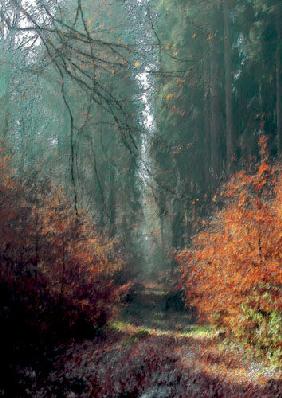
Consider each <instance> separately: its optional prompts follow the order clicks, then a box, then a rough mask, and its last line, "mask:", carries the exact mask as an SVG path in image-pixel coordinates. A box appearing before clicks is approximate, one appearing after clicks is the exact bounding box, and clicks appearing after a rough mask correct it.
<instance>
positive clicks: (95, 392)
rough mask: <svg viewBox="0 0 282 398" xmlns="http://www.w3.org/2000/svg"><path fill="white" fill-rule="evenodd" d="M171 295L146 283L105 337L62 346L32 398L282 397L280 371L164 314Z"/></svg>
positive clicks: (178, 316) (183, 318) (182, 318)
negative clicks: (252, 359) (167, 299)
mask: <svg viewBox="0 0 282 398" xmlns="http://www.w3.org/2000/svg"><path fill="white" fill-rule="evenodd" d="M166 298H167V290H166V289H165V288H164V287H163V286H162V285H152V284H148V283H146V284H145V289H144V290H143V291H139V293H138V294H137V295H136V296H135V297H134V299H133V300H132V302H131V303H130V304H129V305H128V306H127V307H126V308H124V309H123V311H122V312H121V314H120V315H119V317H118V318H117V319H116V320H115V321H114V322H113V323H112V325H111V327H110V328H109V330H108V331H107V333H106V335H102V336H98V337H97V338H96V339H95V340H83V341H80V342H77V341H76V342H70V343H69V344H68V345H65V346H64V347H60V350H59V351H58V355H57V357H56V359H55V361H54V367H53V370H52V372H51V373H50V375H49V376H48V377H47V378H46V380H45V383H44V385H43V386H42V388H41V389H38V388H37V391H36V392H33V394H32V395H31V396H32V397H35V398H36V397H38V398H45V397H46V398H47V397H60V398H64V397H66V398H75V397H82V398H205V397H206V398H240V397H242V398H260V397H261V398H262V397H263V398H281V397H282V385H281V373H280V374H279V373H278V372H275V371H274V370H271V369H267V368H265V367H263V366H262V365H261V364H259V363H255V362H252V361H250V360H249V359H248V358H247V357H246V355H245V354H244V352H242V351H240V350H239V349H237V351H234V350H233V351H232V352H231V351H228V350H227V349H226V348H224V346H222V345H220V344H219V341H218V339H217V337H216V336H215V335H214V334H213V333H212V332H211V331H210V330H209V329H208V328H203V327H199V326H196V325H193V324H192V323H191V319H190V317H189V315H187V314H185V313H183V312H177V311H175V310H173V309H171V310H170V311H166V310H165V307H166V304H165V303H166Z"/></svg>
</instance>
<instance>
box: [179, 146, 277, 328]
mask: <svg viewBox="0 0 282 398" xmlns="http://www.w3.org/2000/svg"><path fill="white" fill-rule="evenodd" d="M261 140H262V143H261V145H262V147H263V148H262V152H263V154H264V151H265V145H266V141H265V140H264V139H261ZM222 196H223V197H226V198H227V203H226V206H225V208H224V210H222V211H221V212H219V213H218V214H216V215H215V217H214V220H213V222H212V224H211V225H210V227H209V229H208V230H206V231H204V232H201V233H200V234H198V235H197V236H196V237H195V238H194V240H193V244H192V247H191V249H190V250H186V251H183V252H181V253H179V254H178V256H177V259H178V262H179V263H180V266H181V270H182V278H183V281H184V285H185V287H186V298H187V302H188V303H189V305H191V304H192V305H195V306H196V307H197V308H198V310H199V313H200V317H201V319H203V320H209V321H210V322H212V323H215V324H218V325H220V326H224V327H225V328H227V330H233V331H234V330H235V329H236V328H237V327H238V324H239V320H240V319H241V317H242V305H244V304H246V303H247V304H248V306H250V307H252V305H253V309H254V308H255V310H256V311H266V309H267V311H268V312H267V314H268V315H267V317H271V316H272V315H271V314H274V313H275V314H276V312H277V313H278V312H279V311H281V305H282V297H281V285H282V250H281V248H282V232H281V231H282V201H281V199H282V173H281V168H279V167H276V168H271V167H270V165H268V164H267V163H266V162H265V161H263V162H262V163H261V165H260V167H259V169H258V172H257V174H255V175H247V174H246V173H244V172H241V173H238V174H237V175H235V176H234V177H232V178H231V180H230V182H229V183H228V184H227V185H226V187H225V190H224V191H223V193H222ZM261 289H264V290H265V292H266V293H265V295H264V296H263V295H262V296H260V294H259V293H258V292H259V291H261ZM278 292H280V294H278ZM251 297H255V303H256V304H255V306H254V301H253V304H252V303H251V302H249V301H250V300H251ZM263 297H264V298H263ZM266 298H267V299H266ZM252 316H254V317H255V315H253V314H252ZM269 319H270V318H269ZM277 327H278V326H277Z"/></svg>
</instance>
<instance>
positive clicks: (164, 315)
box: [119, 281, 193, 335]
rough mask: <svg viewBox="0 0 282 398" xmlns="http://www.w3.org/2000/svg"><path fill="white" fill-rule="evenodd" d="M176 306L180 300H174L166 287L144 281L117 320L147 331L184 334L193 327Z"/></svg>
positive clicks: (188, 315) (149, 332)
mask: <svg viewBox="0 0 282 398" xmlns="http://www.w3.org/2000/svg"><path fill="white" fill-rule="evenodd" d="M177 306H181V303H179V302H177V300H175V298H174V296H173V294H171V293H170V291H169V289H168V288H167V286H165V285H163V284H161V283H152V282H146V281H145V282H143V284H142V285H141V289H140V290H139V292H137V294H136V295H135V297H134V298H133V299H132V301H131V302H130V303H129V304H128V305H127V306H126V307H125V308H124V309H123V310H122V311H121V314H120V316H119V320H120V322H121V323H122V322H124V323H125V324H127V325H131V326H132V327H136V328H137V329H140V330H144V331H147V332H148V334H159V335H161V334H162V335H169V334H172V335H173V334H175V333H178V334H179V333H180V334H181V333H185V332H186V331H189V330H191V328H193V325H192V322H191V316H190V314H188V313H187V312H186V311H182V310H181V309H177Z"/></svg>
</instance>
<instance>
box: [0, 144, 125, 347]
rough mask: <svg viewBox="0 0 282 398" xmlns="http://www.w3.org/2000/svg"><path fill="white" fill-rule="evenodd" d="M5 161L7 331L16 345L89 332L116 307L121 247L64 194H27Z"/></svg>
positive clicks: (1, 287) (1, 243)
mask: <svg viewBox="0 0 282 398" xmlns="http://www.w3.org/2000/svg"><path fill="white" fill-rule="evenodd" d="M1 155H2V156H1V158H0V162H1V175H0V220H1V232H0V302H1V310H0V321H1V328H2V332H3V331H4V333H5V334H6V337H7V339H9V340H13V344H16V343H17V341H19V340H25V339H27V340H28V341H30V342H32V343H36V342H38V339H39V340H42V339H46V338H48V339H50V338H51V339H54V338H56V339H58V338H62V337H66V336H74V335H77V334H85V333H86V334H87V333H92V332H93V331H94V330H95V329H97V328H99V327H101V326H103V325H104V324H105V323H106V321H107V320H108V318H109V317H110V316H111V314H112V313H113V311H114V309H115V303H117V301H118V300H119V292H120V286H118V284H116V283H115V280H116V278H115V276H116V274H117V273H118V272H119V271H120V270H121V268H122V267H123V260H122V259H121V258H120V256H118V255H117V253H116V251H115V246H116V242H114V241H105V240H104V239H102V238H101V237H100V236H99V234H97V232H95V228H94V226H93V224H92V223H91V220H90V219H89V217H87V215H86V214H83V212H82V211H80V214H79V216H77V214H76V213H75V211H74V209H73V206H72V205H71V203H70V201H69V200H68V199H67V198H66V196H65V195H64V193H63V191H62V189H60V188H57V187H52V186H51V185H50V184H49V183H47V182H45V183H40V184H39V183H38V185H37V186H36V185H33V186H29V188H26V184H25V185H24V184H23V183H21V182H20V181H19V180H18V179H17V178H15V177H14V176H13V175H12V172H11V169H10V167H9V158H8V157H7V156H5V155H4V153H3V152H2V154H1ZM114 252H115V253H114ZM12 336H13V337H12ZM4 343H5V340H4Z"/></svg>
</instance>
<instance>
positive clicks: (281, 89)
mask: <svg viewBox="0 0 282 398" xmlns="http://www.w3.org/2000/svg"><path fill="white" fill-rule="evenodd" d="M281 9H282V6H281V3H280V1H279V2H278V3H277V9H276V33H277V39H276V40H277V44H276V119H277V120H276V123H277V139H278V155H279V156H280V157H281V156H282V98H281V97H282V68H281V58H282V57H281V55H282V44H281V40H282V28H281V23H282V18H281V16H282V10H281Z"/></svg>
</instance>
